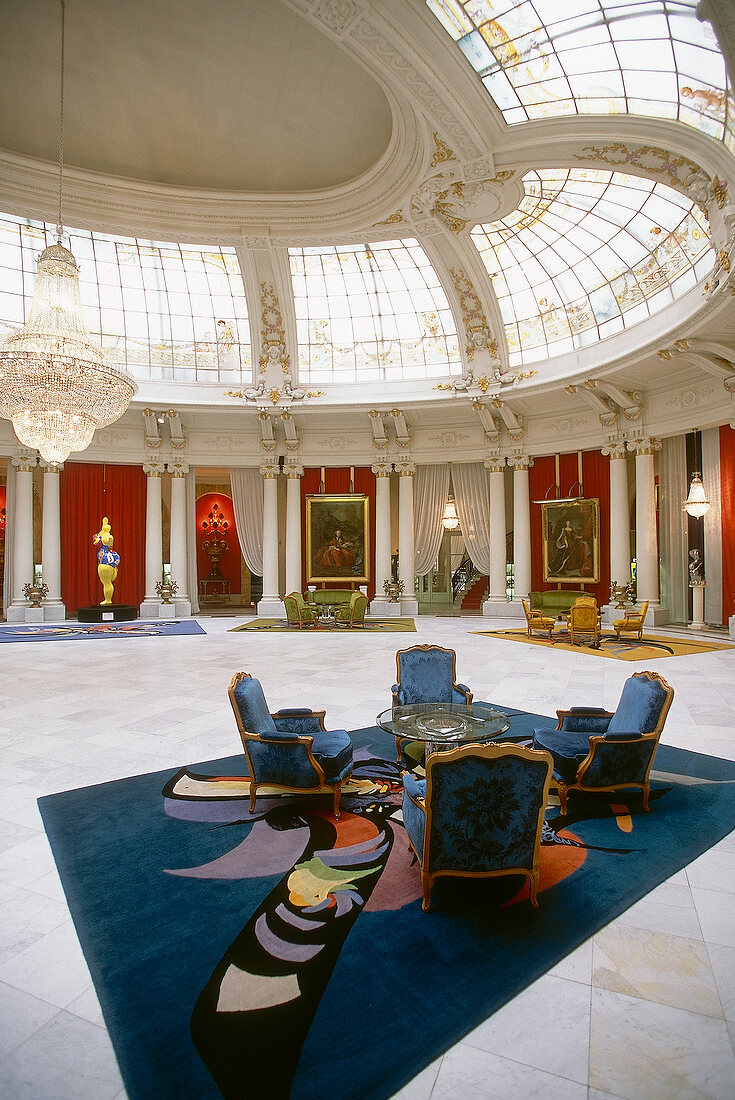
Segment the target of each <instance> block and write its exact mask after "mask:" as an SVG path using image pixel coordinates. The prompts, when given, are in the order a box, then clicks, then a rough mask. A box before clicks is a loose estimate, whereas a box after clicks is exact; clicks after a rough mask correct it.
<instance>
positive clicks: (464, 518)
mask: <svg viewBox="0 0 735 1100" xmlns="http://www.w3.org/2000/svg"><path fill="white" fill-rule="evenodd" d="M452 485H453V486H454V499H455V502H456V504H457V514H458V515H459V524H460V528H461V530H462V535H463V537H464V541H465V546H466V547H467V553H468V554H469V556H470V558H471V559H472V564H473V565H474V566H475V569H477V570H478V571H479V572H480V573H482V574H484V575H485V576H488V575H489V573H490V495H489V493H488V485H487V470H486V469H485V467H484V465H483V464H482V462H460V463H458V464H457V465H454V464H452Z"/></svg>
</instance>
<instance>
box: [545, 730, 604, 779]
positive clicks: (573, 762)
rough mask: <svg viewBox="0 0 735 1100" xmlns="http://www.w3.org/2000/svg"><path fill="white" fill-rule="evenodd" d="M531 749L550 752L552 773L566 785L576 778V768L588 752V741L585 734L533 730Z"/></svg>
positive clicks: (587, 736) (587, 735)
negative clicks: (552, 766)
mask: <svg viewBox="0 0 735 1100" xmlns="http://www.w3.org/2000/svg"><path fill="white" fill-rule="evenodd" d="M533 747H534V748H535V749H546V751H547V752H550V753H551V755H552V756H553V758H554V772H555V773H558V774H559V775H560V776H561V778H562V779H563V780H564V781H565V782H566V783H573V782H574V780H575V779H576V778H577V768H578V767H579V765H580V764H581V763H582V761H583V760H584V758H585V757H586V756H587V754H588V753H589V751H590V739H589V734H586V733H573V732H567V731H566V730H552V729H535V730H534V731H533Z"/></svg>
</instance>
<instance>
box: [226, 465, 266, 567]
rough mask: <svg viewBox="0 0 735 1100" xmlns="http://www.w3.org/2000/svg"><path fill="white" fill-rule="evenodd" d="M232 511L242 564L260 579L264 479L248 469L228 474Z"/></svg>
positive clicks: (253, 469)
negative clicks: (243, 560)
mask: <svg viewBox="0 0 735 1100" xmlns="http://www.w3.org/2000/svg"><path fill="white" fill-rule="evenodd" d="M230 486H231V488H232V507H233V511H234V513H235V527H236V529H237V537H238V539H239V540H240V549H241V550H242V556H243V557H244V559H245V564H246V565H247V567H248V569H249V570H250V572H251V573H254V574H255V576H256V577H262V576H263V478H262V477H261V474H260V470H258V469H256V468H255V467H252V466H251V467H248V468H247V469H244V470H230Z"/></svg>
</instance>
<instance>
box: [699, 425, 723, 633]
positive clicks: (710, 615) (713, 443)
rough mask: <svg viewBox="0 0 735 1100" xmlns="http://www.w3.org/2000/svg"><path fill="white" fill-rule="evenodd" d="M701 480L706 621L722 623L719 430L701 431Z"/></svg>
mask: <svg viewBox="0 0 735 1100" xmlns="http://www.w3.org/2000/svg"><path fill="white" fill-rule="evenodd" d="M701 474H702V483H703V485H704V488H705V491H706V493H707V500H708V501H709V502H710V505H711V507H710V510H709V512H708V513H707V515H706V516H705V517H704V520H703V523H704V579H705V581H706V582H707V583H706V585H705V589H704V621H705V622H707V623H713V624H715V625H717V626H719V625H721V623H722V482H721V479H720V429H719V428H708V429H707V431H704V432H702V470H701Z"/></svg>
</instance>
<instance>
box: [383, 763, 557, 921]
mask: <svg viewBox="0 0 735 1100" xmlns="http://www.w3.org/2000/svg"><path fill="white" fill-rule="evenodd" d="M551 769H552V759H551V756H550V755H549V753H547V752H537V751H536V750H534V749H530V748H525V747H521V746H520V745H509V744H502V745H464V746H462V747H460V748H456V749H451V750H450V751H449V752H433V753H430V754H429V755H428V756H427V758H426V779H416V778H415V777H414V776H412V775H411V774H406V775H405V776H404V788H403V792H404V793H403V823H404V825H405V828H406V832H407V833H408V839H409V844H410V846H411V848H412V849H413V851H414V852H415V853H416V856H417V858H418V861H419V865H420V868H421V886H422V890H423V904H422V908H423V909H428V908H429V904H430V896H431V887H432V884H433V882H434V879H436V878H438V877H439V876H440V875H456V876H461V877H467V876H482V877H486V878H487V877H491V876H495V875H516V874H519V875H525V876H526V877H527V878H528V880H529V894H530V900H531V905H532V906H533V907H534V908H538V897H537V893H538V881H539V870H538V861H539V850H540V845H541V829H542V826H543V821H544V813H545V810H546V803H547V800H548V794H549V781H550V778H551Z"/></svg>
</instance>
